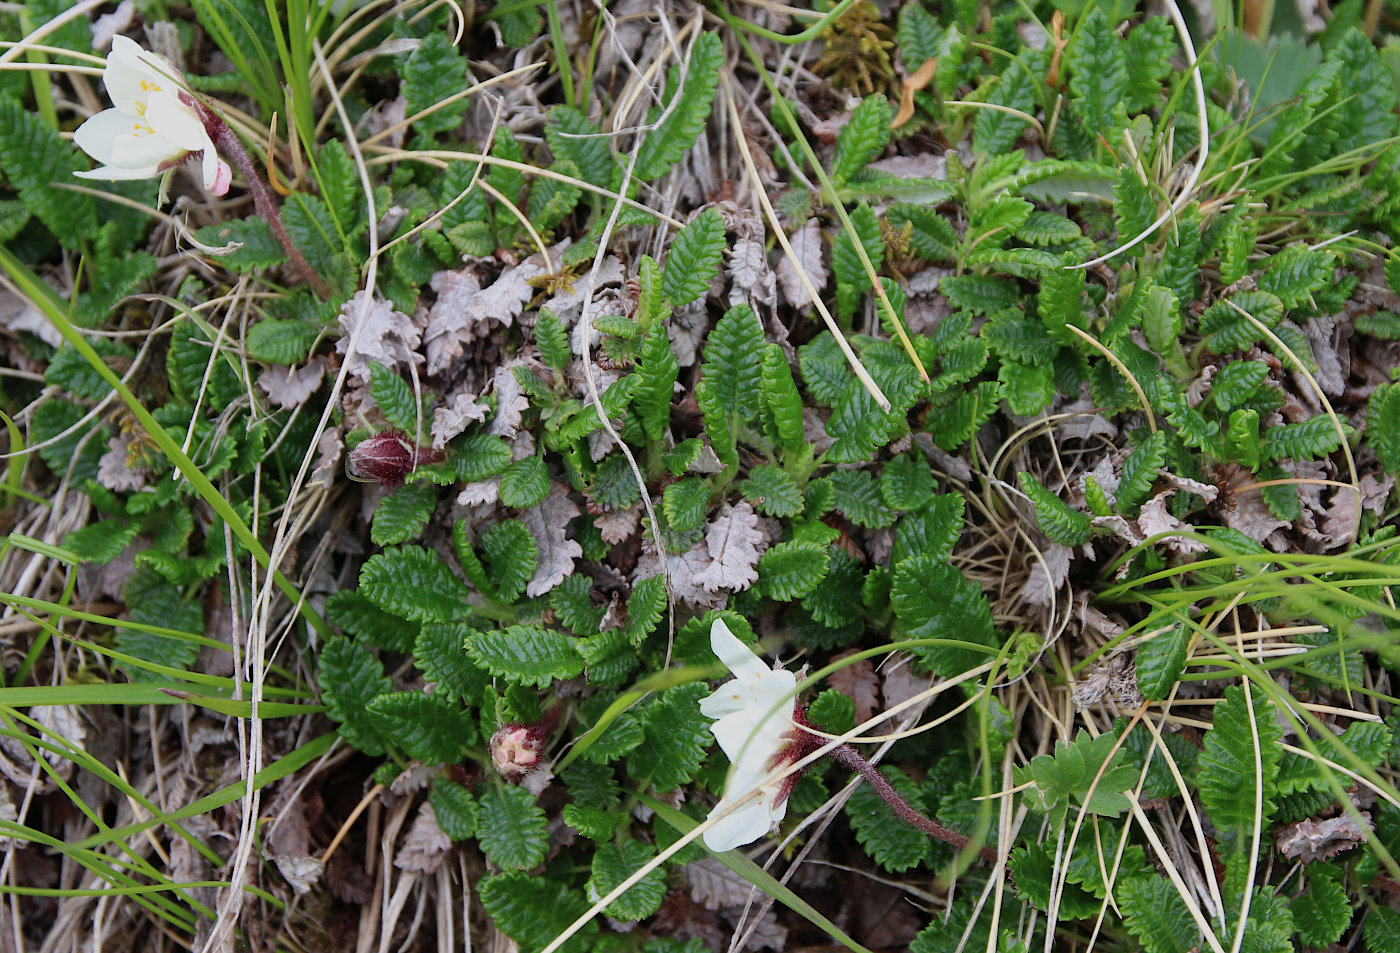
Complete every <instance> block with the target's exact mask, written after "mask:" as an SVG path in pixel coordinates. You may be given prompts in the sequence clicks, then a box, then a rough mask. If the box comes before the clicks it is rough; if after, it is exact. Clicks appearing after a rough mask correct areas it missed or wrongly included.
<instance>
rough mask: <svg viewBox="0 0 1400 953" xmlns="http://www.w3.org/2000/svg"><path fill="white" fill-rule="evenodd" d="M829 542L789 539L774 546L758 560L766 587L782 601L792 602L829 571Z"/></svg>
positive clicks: (761, 579)
mask: <svg viewBox="0 0 1400 953" xmlns="http://www.w3.org/2000/svg"><path fill="white" fill-rule="evenodd" d="M827 568H828V566H827V556H826V544H825V543H819V542H807V541H803V540H788V541H787V542H783V543H778V544H777V545H776V546H772V547H770V548H769V550H768V551H767V552H766V553H764V554H763V556H762V558H761V559H759V561H758V575H759V579H760V582H761V584H762V585H763V587H764V591H765V592H766V593H767V594H768V595H769V596H770V597H771V598H773V599H776V600H777V601H779V602H790V601H792V600H793V599H797V598H800V597H801V596H805V595H806V594H807V593H809V592H811V591H812V590H813V589H815V588H816V587H817V584H818V583H820V582H821V581H822V580H823V579H824V578H826V572H827Z"/></svg>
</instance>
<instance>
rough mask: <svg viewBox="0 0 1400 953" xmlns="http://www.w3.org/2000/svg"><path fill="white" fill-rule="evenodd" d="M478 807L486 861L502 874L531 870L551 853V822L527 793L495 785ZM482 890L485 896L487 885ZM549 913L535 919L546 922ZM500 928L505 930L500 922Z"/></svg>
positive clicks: (483, 794) (481, 797) (480, 798)
mask: <svg viewBox="0 0 1400 953" xmlns="http://www.w3.org/2000/svg"><path fill="white" fill-rule="evenodd" d="M477 806H478V808H479V813H478V816H477V837H478V839H479V840H480V842H481V849H482V851H483V852H485V854H486V859H487V860H489V861H490V862H491V863H492V864H494V865H495V866H497V867H499V868H501V869H502V870H529V869H530V868H532V867H536V866H538V865H539V863H540V862H541V861H542V860H544V857H545V853H546V852H547V851H548V850H549V819H548V818H546V817H545V814H544V811H543V810H542V809H541V808H540V805H539V803H538V801H537V800H536V798H535V795H533V794H531V793H530V792H529V790H528V789H526V788H523V787H517V786H516V785H514V784H501V783H495V784H492V785H490V786H488V787H487V788H486V790H484V791H482V792H481V793H480V794H479V795H478V797H477ZM540 879H541V880H543V881H544V882H546V883H550V882H551V881H549V880H547V879H545V878H540ZM482 887H483V894H484V888H485V884H483V885H482ZM484 900H485V897H484V896H483V901H484ZM489 909H490V908H489V907H488V910H489ZM549 913H550V911H547V910H538V911H536V912H535V915H536V916H538V917H542V918H543V917H547V916H548V915H549ZM497 925H498V926H501V927H502V928H504V925H503V924H500V923H499V922H498V923H497ZM550 939H553V938H552V937H550Z"/></svg>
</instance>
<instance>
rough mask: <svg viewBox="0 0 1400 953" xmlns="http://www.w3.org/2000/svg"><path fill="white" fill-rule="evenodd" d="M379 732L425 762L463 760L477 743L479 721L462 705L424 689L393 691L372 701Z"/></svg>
mask: <svg viewBox="0 0 1400 953" xmlns="http://www.w3.org/2000/svg"><path fill="white" fill-rule="evenodd" d="M369 713H370V715H371V716H372V717H373V718H375V719H376V721H377V723H378V725H379V733H380V735H381V736H382V737H383V738H385V739H386V740H388V741H391V742H393V743H394V744H395V745H396V746H397V747H399V748H402V749H403V751H404V753H405V754H407V755H408V756H409V757H410V758H417V759H418V760H419V761H422V762H423V763H424V764H452V763H454V762H457V761H460V760H462V758H463V757H464V756H465V755H466V752H467V749H468V748H469V747H471V746H472V745H473V744H475V743H476V740H477V736H476V725H475V723H474V722H473V721H472V719H471V717H470V716H469V715H468V714H467V712H466V711H464V710H463V709H462V706H461V705H460V704H458V703H457V702H455V701H449V700H448V699H447V698H445V697H444V696H442V695H430V694H428V693H427V692H424V691H416V692H390V693H388V694H384V695H379V696H377V697H375V698H374V699H373V700H371V701H370V703H369Z"/></svg>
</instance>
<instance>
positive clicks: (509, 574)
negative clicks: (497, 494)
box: [481, 520, 539, 602]
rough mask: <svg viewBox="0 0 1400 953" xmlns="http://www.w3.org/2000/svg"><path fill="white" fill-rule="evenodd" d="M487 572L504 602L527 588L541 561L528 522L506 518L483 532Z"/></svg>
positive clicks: (519, 594)
mask: <svg viewBox="0 0 1400 953" xmlns="http://www.w3.org/2000/svg"><path fill="white" fill-rule="evenodd" d="M481 550H482V554H483V556H484V557H485V562H486V571H487V575H488V577H489V578H490V580H491V585H492V586H493V587H494V588H495V590H496V595H497V596H498V597H499V598H500V600H501V601H502V602H514V601H515V600H516V599H519V598H520V596H521V594H523V593H524V592H525V587H526V586H527V585H528V584H529V582H530V579H531V578H532V577H533V576H534V575H535V569H536V568H537V567H538V565H539V550H538V548H537V546H536V544H535V537H534V536H532V535H530V531H529V529H527V528H526V527H525V524H523V523H521V522H518V521H516V520H506V521H504V522H500V523H497V524H495V525H494V526H492V527H490V528H489V529H487V530H486V532H484V533H482V534H481Z"/></svg>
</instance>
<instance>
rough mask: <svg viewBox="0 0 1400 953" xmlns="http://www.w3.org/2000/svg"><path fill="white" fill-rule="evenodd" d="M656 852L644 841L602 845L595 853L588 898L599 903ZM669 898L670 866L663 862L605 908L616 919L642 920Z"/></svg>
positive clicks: (589, 879)
mask: <svg viewBox="0 0 1400 953" xmlns="http://www.w3.org/2000/svg"><path fill="white" fill-rule="evenodd" d="M655 856H656V849H655V848H654V847H651V846H650V845H648V844H644V843H642V842H641V841H636V840H628V841H623V842H622V843H621V844H616V843H613V844H602V845H600V846H599V847H598V849H597V850H596V851H595V852H594V853H593V871H592V876H590V877H589V878H588V887H587V892H588V899H589V900H592V901H594V902H595V903H596V902H597V901H599V900H601V899H603V897H605V896H607V894H609V893H610V892H612V891H613V890H614V889H616V888H617V887H618V886H619V885H620V884H621V883H622V882H623V881H624V880H626V879H627V878H628V877H630V876H632V875H633V874H634V873H636V872H637V871H638V870H640V869H641V868H642V867H644V866H645V865H646V864H647V862H648V861H650V860H651V859H652V858H653V857H655ZM665 899H666V870H665V868H664V867H663V866H657V867H656V868H655V869H654V870H652V871H650V872H649V873H648V874H647V875H646V876H645V877H643V878H642V879H641V880H639V881H637V883H635V884H633V885H632V886H631V887H629V888H628V889H627V892H626V893H624V894H623V895H622V896H620V897H618V898H617V899H616V900H614V901H613V902H612V903H610V904H608V906H607V908H606V911H605V912H606V913H607V915H608V916H610V917H612V918H614V919H616V920H623V921H627V920H642V919H645V918H646V917H649V916H651V915H652V914H653V913H655V912H656V911H657V910H658V909H659V908H660V906H661V902H662V901H663V900H665Z"/></svg>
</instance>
